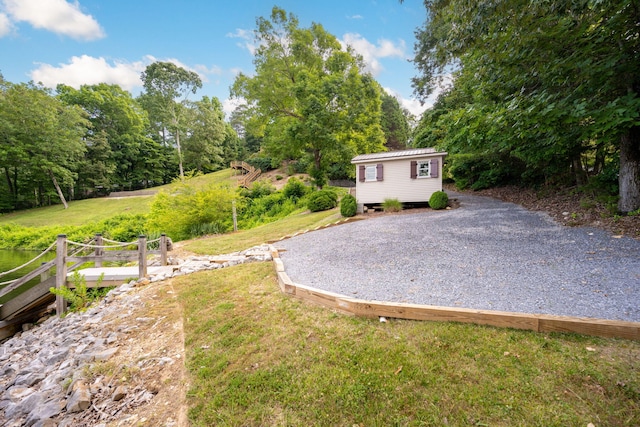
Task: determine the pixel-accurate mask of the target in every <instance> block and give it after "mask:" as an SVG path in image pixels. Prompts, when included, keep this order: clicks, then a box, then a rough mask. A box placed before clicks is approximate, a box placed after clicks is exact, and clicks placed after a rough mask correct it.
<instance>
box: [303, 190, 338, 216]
mask: <svg viewBox="0 0 640 427" xmlns="http://www.w3.org/2000/svg"><path fill="white" fill-rule="evenodd" d="M336 206H338V195H337V194H336V193H335V192H334V191H331V190H318V191H314V192H313V193H311V194H309V196H308V198H307V207H308V208H309V210H310V211H311V212H320V211H326V210H329V209H333V208H335V207H336Z"/></svg>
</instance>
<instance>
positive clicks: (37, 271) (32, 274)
mask: <svg viewBox="0 0 640 427" xmlns="http://www.w3.org/2000/svg"><path fill="white" fill-rule="evenodd" d="M55 265H56V262H55V261H49V262H47V263H44V264H42V265H41V266H40V267H38V268H36V269H34V270H32V271H30V272H29V273H27V274H25V275H24V276H22V277H21V278H20V279H18V280H17V281H15V282H14V283H12V284H10V285H8V286H5V287H4V288H2V290H0V296H3V295H6V294H8V293H9V292H11V291H13V290H15V289H17V288H19V287H20V286H22V285H24V284H25V283H27V282H28V281H30V280H31V279H34V278H36V277H38V276H40V275H41V274H43V273H45V272H47V271H49V269H51V268H52V267H53V266H55Z"/></svg>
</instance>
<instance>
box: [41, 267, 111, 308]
mask: <svg viewBox="0 0 640 427" xmlns="http://www.w3.org/2000/svg"><path fill="white" fill-rule="evenodd" d="M103 279H104V273H102V274H101V275H100V277H99V278H98V284H97V286H96V287H95V288H87V281H86V279H85V278H84V276H83V275H82V274H81V273H79V272H78V270H74V271H73V275H72V276H71V282H72V283H73V289H71V288H68V287H66V286H64V285H63V286H61V287H60V288H53V287H52V288H49V291H50V292H51V293H52V294H54V295H55V296H59V297H62V298H64V299H65V300H66V301H67V302H68V303H69V304H70V306H69V311H70V312H72V313H73V312H84V311H86V310H87V308H88V307H89V306H90V305H91V304H93V303H94V302H95V301H98V300H99V299H101V298H103V297H104V296H105V295H107V294H108V293H109V291H110V290H111V289H113V286H110V287H104V288H103V287H101V286H100V285H101V284H102V280H103Z"/></svg>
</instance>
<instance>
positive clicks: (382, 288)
mask: <svg viewBox="0 0 640 427" xmlns="http://www.w3.org/2000/svg"><path fill="white" fill-rule="evenodd" d="M449 195H450V197H456V198H458V200H459V201H460V207H459V208H457V209H452V210H446V211H422V212H418V213H403V214H401V215H385V216H380V217H376V218H371V219H367V220H363V221H355V222H352V223H347V224H344V225H340V226H336V227H330V228H326V229H322V230H318V231H313V232H310V233H306V234H302V235H299V236H296V237H293V238H290V239H287V240H283V241H280V242H278V243H277V244H276V245H275V246H276V247H277V248H278V249H284V250H285V251H284V252H282V253H281V254H280V257H281V259H282V261H283V263H284V266H285V270H286V272H287V274H288V275H289V277H290V278H291V280H292V281H293V282H294V283H298V284H303V285H307V286H312V287H315V288H319V289H323V290H327V291H331V292H336V293H339V294H343V295H347V296H351V297H355V298H359V299H365V300H376V301H390V302H403V303H415V304H428V305H437V306H447V307H465V308H473V309H486V310H500V311H510V312H522V313H544V314H555V315H567V316H581V317H594V318H601V319H615V320H627V321H634V322H640V241H637V240H634V239H631V238H626V237H622V238H619V237H618V238H616V237H614V236H612V235H611V234H609V233H607V232H605V231H601V230H598V229H593V228H585V227H580V228H569V227H564V226H561V225H559V224H557V223H555V222H554V221H553V220H552V219H551V218H550V217H549V216H548V215H547V214H545V213H541V212H531V211H528V210H526V209H524V208H522V207H520V206H518V205H515V204H512V203H505V202H501V201H498V200H494V199H491V198H487V197H481V196H473V195H466V194H465V195H463V194H457V193H449Z"/></svg>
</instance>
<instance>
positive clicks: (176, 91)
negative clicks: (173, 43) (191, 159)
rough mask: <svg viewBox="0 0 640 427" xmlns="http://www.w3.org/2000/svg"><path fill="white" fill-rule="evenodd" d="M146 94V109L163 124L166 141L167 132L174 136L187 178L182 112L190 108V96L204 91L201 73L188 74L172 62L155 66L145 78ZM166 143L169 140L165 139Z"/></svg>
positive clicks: (149, 66)
mask: <svg viewBox="0 0 640 427" xmlns="http://www.w3.org/2000/svg"><path fill="white" fill-rule="evenodd" d="M141 78H142V82H143V85H144V89H145V92H146V93H145V94H143V95H142V96H141V101H142V103H143V106H144V107H145V108H146V109H147V111H148V112H149V116H150V117H151V119H152V120H153V121H154V122H155V123H159V124H160V125H161V128H162V134H163V136H165V138H166V134H167V131H168V132H169V133H170V134H171V135H172V136H173V139H174V142H175V145H176V149H177V154H178V165H179V169H180V178H184V166H183V159H182V147H181V144H180V133H181V132H183V130H184V120H183V116H182V112H183V111H184V110H185V108H186V103H187V100H188V96H189V94H195V93H196V91H197V90H198V89H199V88H201V87H202V80H201V79H200V76H198V74H197V73H195V72H193V71H189V70H185V69H184V68H182V67H178V66H177V65H175V64H173V63H171V62H154V63H153V64H150V65H148V66H147V68H146V69H145V71H143V72H142V75H141ZM165 142H166V139H165Z"/></svg>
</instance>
